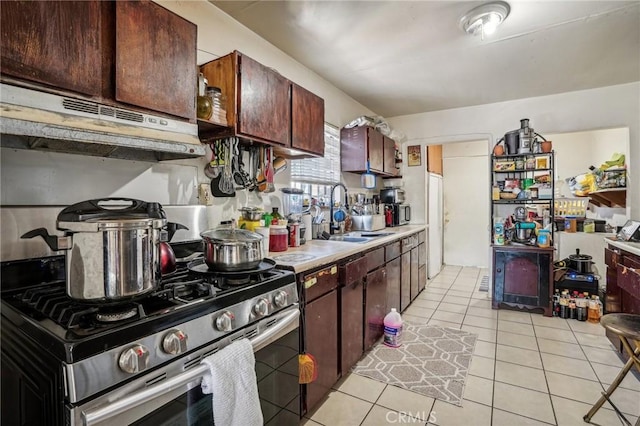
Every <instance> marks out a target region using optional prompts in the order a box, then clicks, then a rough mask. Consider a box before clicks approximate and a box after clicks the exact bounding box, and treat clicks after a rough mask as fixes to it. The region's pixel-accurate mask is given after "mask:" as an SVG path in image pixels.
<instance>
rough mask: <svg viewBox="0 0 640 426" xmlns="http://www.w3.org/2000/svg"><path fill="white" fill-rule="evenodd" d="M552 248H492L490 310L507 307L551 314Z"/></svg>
mask: <svg viewBox="0 0 640 426" xmlns="http://www.w3.org/2000/svg"><path fill="white" fill-rule="evenodd" d="M552 262H553V248H552V247H551V248H540V247H522V246H504V247H497V246H494V247H493V271H494V276H493V301H492V305H493V308H494V309H497V308H499V307H501V306H507V307H512V308H517V309H523V310H527V311H531V312H542V313H544V315H546V316H551V302H552V301H551V298H552V291H553V267H552Z"/></svg>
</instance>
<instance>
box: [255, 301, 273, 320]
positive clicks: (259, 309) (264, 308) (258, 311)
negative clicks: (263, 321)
mask: <svg viewBox="0 0 640 426" xmlns="http://www.w3.org/2000/svg"><path fill="white" fill-rule="evenodd" d="M253 313H254V314H255V315H256V316H258V317H263V316H265V315H267V314H268V313H269V301H268V300H267V299H264V298H262V299H260V300H258V302H257V303H256V304H255V305H254V306H253Z"/></svg>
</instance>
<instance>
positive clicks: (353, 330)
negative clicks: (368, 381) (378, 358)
mask: <svg viewBox="0 0 640 426" xmlns="http://www.w3.org/2000/svg"><path fill="white" fill-rule="evenodd" d="M340 290H341V294H340V296H341V298H340V306H341V315H340V324H341V325H342V326H341V330H340V335H341V337H340V353H341V362H340V371H341V373H342V375H343V376H344V375H345V374H347V373H348V372H349V370H350V369H351V367H353V366H354V364H355V363H356V362H358V360H359V359H360V357H361V356H362V352H363V340H364V334H363V318H364V309H363V307H364V292H363V285H362V280H360V281H356V282H354V283H353V284H350V285H348V286H345V287H342V288H341V289H340Z"/></svg>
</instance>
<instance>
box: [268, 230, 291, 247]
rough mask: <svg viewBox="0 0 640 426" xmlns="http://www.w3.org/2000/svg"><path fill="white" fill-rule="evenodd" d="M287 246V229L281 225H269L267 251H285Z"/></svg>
mask: <svg viewBox="0 0 640 426" xmlns="http://www.w3.org/2000/svg"><path fill="white" fill-rule="evenodd" d="M287 248H289V231H288V230H287V227H286V226H283V225H271V226H270V227H269V251H287Z"/></svg>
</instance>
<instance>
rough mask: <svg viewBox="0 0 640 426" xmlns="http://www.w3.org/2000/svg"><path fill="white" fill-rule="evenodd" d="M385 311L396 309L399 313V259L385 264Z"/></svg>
mask: <svg viewBox="0 0 640 426" xmlns="http://www.w3.org/2000/svg"><path fill="white" fill-rule="evenodd" d="M385 268H386V270H387V304H386V306H387V309H386V311H387V312H388V311H390V310H391V308H396V310H398V312H400V257H396V258H395V259H393V260H390V261H388V262H387V264H386V266H385Z"/></svg>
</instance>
